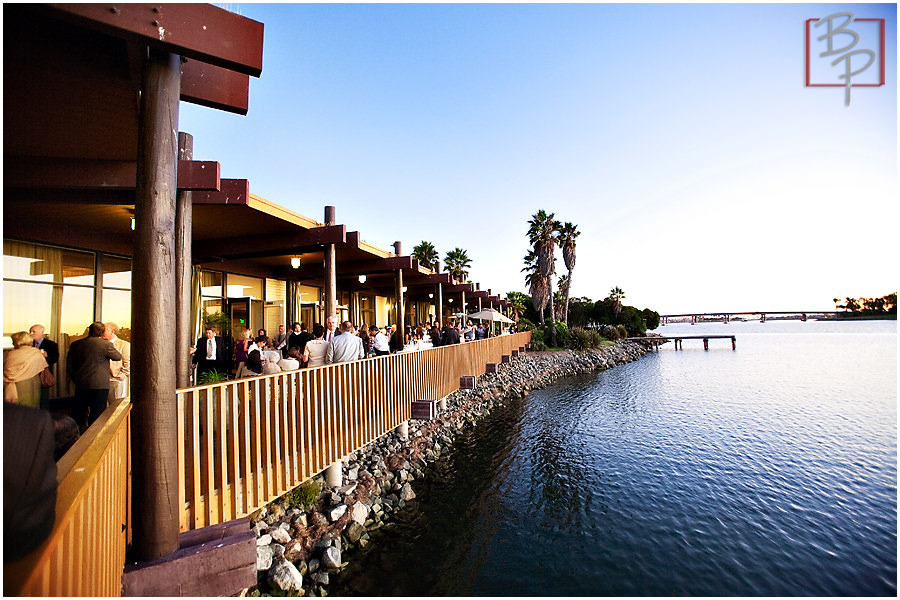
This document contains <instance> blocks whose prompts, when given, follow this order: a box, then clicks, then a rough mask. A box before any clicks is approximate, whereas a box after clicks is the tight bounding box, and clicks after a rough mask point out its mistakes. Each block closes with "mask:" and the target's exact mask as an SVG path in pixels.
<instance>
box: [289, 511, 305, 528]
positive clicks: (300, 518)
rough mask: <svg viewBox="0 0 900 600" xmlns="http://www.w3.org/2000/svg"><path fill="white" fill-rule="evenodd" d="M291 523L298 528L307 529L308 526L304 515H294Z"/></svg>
mask: <svg viewBox="0 0 900 600" xmlns="http://www.w3.org/2000/svg"><path fill="white" fill-rule="evenodd" d="M291 522H292V523H293V524H294V525H296V526H298V527H307V526H308V524H309V522H308V521H307V519H306V513H300V514H298V515H294V517H293V518H292V519H291Z"/></svg>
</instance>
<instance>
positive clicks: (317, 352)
mask: <svg viewBox="0 0 900 600" xmlns="http://www.w3.org/2000/svg"><path fill="white" fill-rule="evenodd" d="M324 335H325V328H324V327H322V326H321V325H319V324H318V323H317V324H316V325H315V326H314V327H313V338H314V339H311V340H309V341H308V342H306V349H305V350H304V351H303V362H304V363H306V366H307V367H321V366H322V365H324V364H325V351H326V350H328V342H326V341H325V340H323V339H322V336H324Z"/></svg>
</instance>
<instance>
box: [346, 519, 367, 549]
mask: <svg viewBox="0 0 900 600" xmlns="http://www.w3.org/2000/svg"><path fill="white" fill-rule="evenodd" d="M365 532H366V528H365V527H364V526H362V525H360V524H359V523H357V522H356V521H351V522H350V525H349V526H348V527H347V540H349V541H350V543H351V544H355V543H356V542H358V541H359V538H361V537H362V535H363V534H364V533H365Z"/></svg>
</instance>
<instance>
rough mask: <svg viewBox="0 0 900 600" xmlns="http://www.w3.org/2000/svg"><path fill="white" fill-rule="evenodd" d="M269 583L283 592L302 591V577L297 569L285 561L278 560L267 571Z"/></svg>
mask: <svg viewBox="0 0 900 600" xmlns="http://www.w3.org/2000/svg"><path fill="white" fill-rule="evenodd" d="M268 579H269V583H271V584H272V585H273V586H275V587H277V588H278V589H280V590H283V591H285V592H289V591H296V592H299V591H300V590H302V589H303V575H301V574H300V571H298V570H297V567H295V566H294V565H293V563H290V562H288V561H286V560H280V561H278V562H277V563H275V566H273V567H272V568H271V569H270V570H269V576H268Z"/></svg>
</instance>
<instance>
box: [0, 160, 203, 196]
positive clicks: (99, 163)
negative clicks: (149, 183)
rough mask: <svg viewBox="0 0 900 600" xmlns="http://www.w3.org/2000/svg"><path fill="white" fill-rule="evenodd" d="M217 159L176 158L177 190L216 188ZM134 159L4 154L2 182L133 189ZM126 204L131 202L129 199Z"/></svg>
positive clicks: (46, 186)
mask: <svg viewBox="0 0 900 600" xmlns="http://www.w3.org/2000/svg"><path fill="white" fill-rule="evenodd" d="M219 173H220V166H219V163H217V162H215V161H193V160H179V161H178V182H177V186H178V189H179V190H184V191H195V190H206V191H209V190H218V189H219ZM136 181H137V162H135V161H128V160H94V159H78V158H36V157H6V158H4V159H3V186H4V187H13V188H23V189H50V190H52V189H69V190H95V189H97V190H133V189H135V182H136ZM129 204H133V202H130V203H129Z"/></svg>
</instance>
